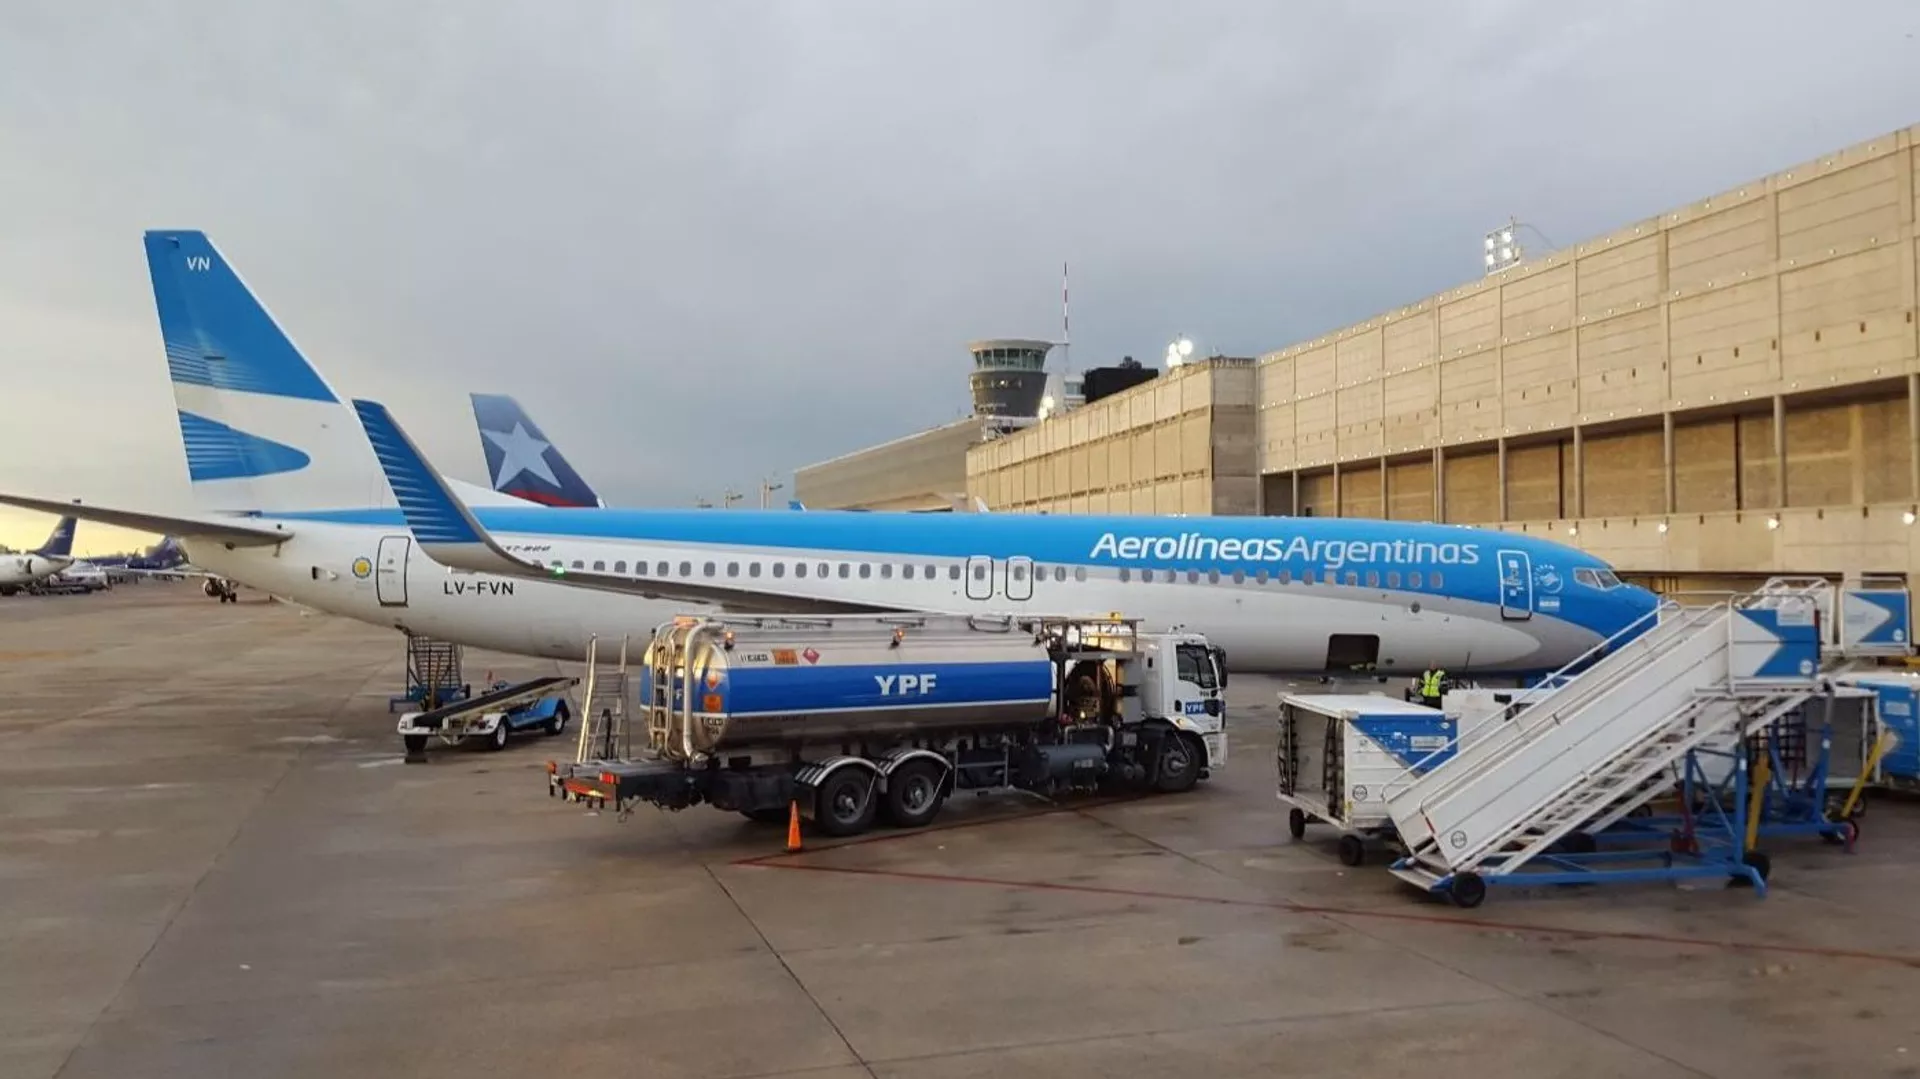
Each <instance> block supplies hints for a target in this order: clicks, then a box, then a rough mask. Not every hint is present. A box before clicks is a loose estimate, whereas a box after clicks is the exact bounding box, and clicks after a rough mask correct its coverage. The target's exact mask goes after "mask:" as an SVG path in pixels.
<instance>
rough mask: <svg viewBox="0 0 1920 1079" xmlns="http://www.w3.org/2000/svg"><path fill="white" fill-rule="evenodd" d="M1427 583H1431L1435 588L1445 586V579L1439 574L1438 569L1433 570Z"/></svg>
mask: <svg viewBox="0 0 1920 1079" xmlns="http://www.w3.org/2000/svg"><path fill="white" fill-rule="evenodd" d="M1427 583H1428V584H1431V585H1432V586H1433V587H1434V588H1436V589H1438V588H1445V587H1446V586H1447V582H1446V579H1445V578H1443V577H1441V576H1440V571H1439V570H1434V571H1433V576H1432V577H1430V578H1428V580H1427Z"/></svg>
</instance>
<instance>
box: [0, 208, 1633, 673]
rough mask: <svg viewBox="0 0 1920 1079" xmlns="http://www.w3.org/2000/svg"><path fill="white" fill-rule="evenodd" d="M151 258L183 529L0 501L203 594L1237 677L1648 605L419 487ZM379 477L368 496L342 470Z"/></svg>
mask: <svg viewBox="0 0 1920 1079" xmlns="http://www.w3.org/2000/svg"><path fill="white" fill-rule="evenodd" d="M147 253H148V260H149V265H150V269H151V270H152V273H153V278H154V289H155V298H156V302H157V305H158V307H159V312H160V322H161V329H162V334H163V336H164V337H165V340H166V347H167V352H168V358H169V367H170V370H171V371H172V375H173V385H174V395H175V400H176V403H177V404H178V406H179V408H180V410H181V412H182V414H183V415H182V420H181V426H182V436H183V438H184V439H185V440H186V442H187V446H188V464H189V472H190V478H191V480H192V489H193V491H194V493H195V497H196V500H198V501H199V502H200V503H201V504H202V507H203V511H204V512H199V513H194V514H177V513H152V512H144V511H139V510H127V509H119V508H113V507H101V506H83V505H76V504H73V503H71V502H64V501H63V502H55V501H52V500H43V499H34V498H25V497H19V496H0V501H7V502H12V503H14V504H16V505H24V506H29V507H31V508H38V509H50V510H51V511H53V512H62V513H71V514H74V515H77V516H81V517H87V518H91V519H96V520H101V521H105V522H108V523H113V524H119V525H124V526H127V527H132V528H141V529H146V530H149V531H155V532H164V533H168V534H171V535H174V536H177V537H179V538H180V541H181V543H182V544H183V545H184V546H185V547H186V549H187V552H188V554H189V555H190V556H191V558H192V559H193V561H194V563H195V564H196V565H198V566H201V567H203V568H205V569H207V570H209V571H212V572H215V573H219V574H221V575H223V576H226V577H230V578H232V579H234V580H238V581H241V582H243V583H246V584H249V585H252V586H253V587H255V588H257V589H260V590H262V591H267V592H271V593H273V594H276V595H280V596H284V597H286V598H287V599H290V600H292V601H294V602H296V603H300V604H303V605H305V606H308V607H312V608H315V609H318V610H322V611H327V612H331V613H335V614H341V615H345V616H348V617H352V618H357V619H360V620H362V621H367V622H371V623H374V624H378V625H389V626H394V627H397V628H402V629H405V630H408V631H411V632H414V633H419V634H424V635H429V636H433V637H439V638H443V639H447V640H452V641H458V642H462V643H466V644H471V645H474V646H477V647H483V648H490V649H496V650H500V651H505V652H516V653H522V654H528V655H540V656H551V657H555V658H562V659H579V658H582V657H583V655H584V652H585V648H586V642H587V639H588V637H589V636H591V635H598V636H601V637H620V636H623V635H635V636H638V635H643V634H646V633H648V632H650V631H651V630H652V628H653V627H654V626H656V625H658V624H659V623H661V622H663V621H666V620H667V619H669V618H671V617H673V616H674V615H676V614H682V613H689V612H690V611H692V610H695V609H698V608H702V607H717V608H722V609H727V610H735V611H754V612H766V613H823V612H880V611H904V612H916V611H955V612H974V611H977V612H982V613H1002V612H1008V611H1031V612H1033V613H1036V614H1088V613H1105V612H1110V611H1117V612H1121V613H1122V614H1123V615H1125V616H1127V617H1135V618H1140V619H1141V620H1142V621H1143V622H1144V623H1145V624H1147V625H1148V626H1150V627H1151V626H1167V625H1173V624H1180V625H1185V626H1189V627H1193V628H1195V629H1199V630H1201V631H1203V632H1205V633H1207V634H1208V635H1209V636H1210V637H1211V638H1212V639H1213V641H1214V643H1216V644H1218V645H1220V646H1221V647H1223V648H1225V649H1226V651H1227V654H1228V658H1229V662H1230V663H1231V664H1232V666H1233V668H1234V669H1236V670H1274V671H1312V672H1318V671H1323V670H1326V669H1329V668H1332V669H1336V670H1346V669H1352V668H1356V667H1365V666H1366V665H1368V664H1371V665H1373V668H1374V669H1375V670H1377V671H1379V672H1380V673H1387V672H1393V671H1401V672H1407V671H1414V670H1418V669H1420V668H1421V667H1424V666H1426V665H1428V664H1444V665H1445V666H1447V667H1448V668H1449V669H1453V670H1462V671H1483V672H1532V671H1544V670H1551V669H1553V668H1555V667H1558V666H1559V665H1561V664H1563V663H1565V662H1567V661H1568V660H1571V659H1573V658H1575V657H1577V656H1578V655H1580V654H1581V653H1582V652H1584V651H1586V650H1587V649H1589V648H1591V647H1592V646H1593V645H1595V644H1597V643H1599V642H1601V641H1603V640H1605V639H1607V638H1608V637H1610V636H1612V635H1614V634H1616V633H1618V632H1620V631H1622V630H1625V629H1627V628H1628V627H1630V626H1632V625H1636V624H1641V625H1644V624H1646V623H1647V622H1648V621H1649V618H1648V616H1649V615H1650V614H1651V612H1652V610H1653V608H1654V599H1653V597H1652V595H1651V594H1650V593H1648V592H1645V591H1643V590H1641V589H1638V588H1634V587H1631V586H1628V585H1624V584H1622V583H1621V582H1620V581H1619V580H1618V579H1616V578H1615V577H1614V575H1613V574H1612V572H1610V571H1609V569H1608V567H1607V566H1606V565H1605V564H1604V563H1603V562H1601V561H1600V560H1598V559H1596V558H1594V557H1593V556H1591V555H1588V554H1585V553H1584V552H1581V551H1578V550H1575V549H1573V548H1570V547H1566V546H1562V545H1560V544H1556V543H1551V542H1548V541H1545V540H1541V539H1537V538H1534V537H1531V536H1524V535H1510V534H1504V533H1500V532H1491V531H1484V530H1478V529H1471V528H1464V527H1460V526H1454V525H1436V524H1420V523H1412V522H1389V521H1369V520H1356V519H1339V518H1273V517H1240V518H1154V517H1075V516H1037V515H1027V514H997V513H988V514H919V513H878V512H876V513H843V512H836V511H831V510H829V511H818V510H813V511H808V512H805V513H793V512H790V511H775V512H758V511H746V510H737V511H729V512H714V511H710V510H709V511H703V510H638V509H605V508H569V509H557V508H547V507H542V506H534V505H530V504H528V503H526V502H524V501H519V500H513V501H514V502H515V504H499V501H498V500H500V498H501V496H499V495H497V494H495V493H494V492H493V491H491V490H486V489H480V490H479V491H478V492H475V491H474V490H473V487H472V485H462V484H459V483H458V482H456V481H450V480H446V479H444V478H443V477H441V476H440V475H439V474H438V473H436V472H434V471H433V470H432V469H431V468H430V467H427V465H426V464H425V460H424V457H423V455H421V454H420V453H419V451H418V450H417V449H416V448H415V447H414V446H413V445H412V443H411V442H409V441H408V439H407V438H406V437H405V435H404V434H402V433H401V432H400V429H399V428H398V426H397V425H395V424H393V423H392V421H391V418H390V417H388V416H387V415H386V414H385V411H384V410H383V409H380V408H379V407H378V406H373V405H367V406H365V407H364V408H363V409H362V410H361V419H362V420H363V421H364V423H365V427H366V431H365V437H362V432H361V431H360V429H359V428H360V426H361V425H360V424H357V423H355V419H354V415H353V413H352V411H351V410H349V409H348V407H347V406H346V403H345V402H344V401H343V400H342V399H341V398H340V397H339V396H338V395H337V394H335V393H334V392H333V390H332V389H331V388H330V387H329V386H327V384H326V382H325V381H324V380H323V379H322V378H321V377H320V375H319V373H318V372H317V371H315V370H314V369H313V367H312V365H311V364H309V363H308V362H307V360H306V359H305V358H304V357H303V356H302V355H301V354H300V352H299V350H298V349H296V348H295V347H294V346H293V344H292V343H291V342H290V341H289V340H288V339H287V338H286V337H285V335H284V334H282V333H281V331H280V329H279V327H278V326H277V325H275V324H274V322H273V320H272V319H271V318H270V317H269V316H268V315H267V314H266V312H265V311H264V310H263V309H262V308H261V307H260V306H259V304H258V303H257V302H256V301H255V300H254V299H253V297H252V296H251V294H250V293H248V292H247V291H246V289H245V286H244V285H241V284H240V282H239V279H238V278H237V277H236V276H234V274H233V273H232V271H231V270H230V269H229V268H228V267H227V264H226V262H225V261H224V260H223V259H222V258H221V257H220V255H219V253H218V252H217V251H216V250H215V249H214V248H213V246H212V244H211V243H209V242H208V241H207V238H206V237H205V236H204V235H202V234H200V233H197V232H157V233H149V234H148V236H147ZM188 414H191V415H192V416H193V417H195V419H193V420H189V418H188ZM203 421H204V422H203ZM208 422H210V423H213V424H217V425H218V430H219V431H221V432H225V433H223V434H222V435H221V436H220V438H219V439H217V440H213V441H212V442H208V441H206V439H207V438H208V437H209V436H207V434H206V432H207V431H209V430H212V428H209V427H207V426H206V423H208ZM343 433H344V434H350V435H352V436H354V437H355V438H356V439H357V442H358V444H357V447H346V446H343V445H341V444H340V442H339V439H340V437H341V436H342V435H343ZM368 438H370V439H371V440H372V442H373V444H374V447H375V452H374V453H368V450H367V444H368V443H367V440H368ZM216 450H217V452H216ZM376 456H377V457H378V458H379V459H380V460H379V464H380V465H382V466H384V467H385V469H386V474H387V482H381V483H380V484H379V489H378V490H377V491H373V490H370V485H369V483H368V480H367V477H366V476H364V475H363V474H362V473H361V472H360V470H359V462H362V461H366V462H369V463H371V462H372V459H373V458H374V457H376ZM216 466H217V467H216ZM373 478H374V480H376V481H377V480H378V479H379V476H378V474H377V473H376V475H375V476H374V477H373ZM389 485H390V486H391V489H392V494H393V496H394V498H393V501H389V498H388V490H387V489H388V487H389ZM482 495H484V496H490V497H492V498H493V499H495V500H496V502H495V504H480V503H481V501H482V498H481V496H482ZM394 502H397V503H398V505H397V506H396V505H395V504H394ZM222 511H225V512H224V513H223V512H222ZM236 512H238V513H244V514H246V515H245V516H234V515H232V514H234V513H236ZM408 516H411V517H412V518H413V520H412V522H411V523H412V528H411V530H410V529H409V522H408V520H407V517H408ZM416 540H417V542H416Z"/></svg>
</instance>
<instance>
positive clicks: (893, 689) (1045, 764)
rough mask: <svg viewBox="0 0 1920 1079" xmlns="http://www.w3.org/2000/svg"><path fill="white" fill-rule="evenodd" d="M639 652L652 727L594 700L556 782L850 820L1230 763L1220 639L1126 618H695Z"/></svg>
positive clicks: (663, 804) (678, 802)
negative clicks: (960, 794) (997, 793)
mask: <svg viewBox="0 0 1920 1079" xmlns="http://www.w3.org/2000/svg"><path fill="white" fill-rule="evenodd" d="M640 667H641V669H640V670H639V672H638V674H639V678H638V683H639V685H638V688H639V695H638V700H639V707H638V708H637V709H636V710H635V711H634V713H633V719H635V720H643V721H644V726H641V725H640V724H639V723H637V722H636V723H632V724H629V723H628V722H627V721H626V720H625V719H624V717H623V716H622V715H617V714H616V711H619V710H616V709H598V708H597V706H594V705H592V704H590V705H589V710H590V714H589V716H588V717H587V722H585V723H583V724H582V725H581V732H580V739H579V748H578V752H577V754H576V759H575V760H573V761H572V762H567V763H559V762H549V763H548V765H547V772H548V793H549V794H551V795H556V796H558V797H562V798H565V799H568V800H570V801H577V802H585V803H587V804H590V805H593V806H596V807H606V806H612V807H614V808H616V809H617V810H618V811H619V813H620V815H621V816H622V817H624V816H625V815H626V814H627V813H628V812H630V810H631V809H632V807H634V806H636V805H638V804H641V803H646V804H651V805H654V806H657V807H660V808H663V809H669V810H679V809H685V808H688V807H690V806H696V805H700V804H702V803H705V804H707V805H710V806H714V807H715V808H718V809H722V810H727V811H731V812H737V813H741V814H744V815H745V816H747V817H749V818H752V819H754V820H785V819H786V817H787V815H788V812H789V807H790V806H791V807H795V808H797V809H798V810H799V813H800V815H801V816H803V817H805V818H807V819H809V820H811V821H812V822H813V825H814V827H815V828H816V829H817V830H819V831H821V832H823V833H825V834H828V835H835V836H847V835H857V834H859V833H861V832H864V831H866V830H867V829H868V828H869V827H871V826H872V825H873V823H874V821H875V820H876V819H883V820H885V821H887V822H888V823H891V824H893V825H896V826H899V827H904V828H916V827H920V826H922V825H925V824H927V823H928V822H929V821H931V820H933V819H934V817H935V816H936V815H938V814H939V812H940V809H941V807H942V806H943V805H944V804H945V803H946V800H947V798H948V797H949V796H950V795H951V794H952V793H953V792H955V791H958V790H970V791H977V792H981V793H985V792H989V791H994V790H1007V789H1018V790H1024V791H1031V792H1036V793H1039V794H1042V795H1053V794H1055V793H1059V792H1064V791H1084V790H1094V789H1097V788H1102V787H1108V788H1118V789H1132V790H1159V791H1167V792H1178V791H1185V790H1188V789H1190V788H1192V787H1193V785H1194V784H1195V783H1196V782H1198V781H1199V780H1200V779H1202V778H1205V777H1207V776H1208V775H1209V774H1210V773H1211V772H1212V771H1213V770H1214V769H1217V768H1220V767H1222V766H1223V765H1224V764H1225V763H1226V759H1227V732H1226V727H1227V716H1226V699H1225V688H1226V682H1227V672H1226V664H1225V656H1224V655H1223V653H1222V652H1221V650H1220V649H1218V648H1215V647H1213V646H1211V645H1210V644H1209V643H1208V642H1207V639H1206V638H1205V637H1204V636H1202V635H1201V634H1199V633H1194V632H1188V631H1182V630H1174V631H1170V632H1151V633H1149V632H1142V631H1141V630H1140V627H1139V624H1138V620H1128V619H1122V618H1119V617H1117V616H1116V617H1109V618H1041V617H1017V616H980V615H932V614H930V615H911V616H906V615H885V616H875V615H847V616H823V617H817V618H808V617H798V616H784V617H715V618H706V617H686V618H680V619H676V620H675V621H673V622H671V623H668V624H666V625H663V626H661V627H660V628H659V629H658V630H656V631H655V632H654V634H653V636H652V638H651V640H650V641H649V642H648V643H647V645H646V649H645V654H644V657H643V659H642V660H641V663H640ZM588 695H589V698H590V699H591V698H592V691H591V690H590V691H589V694H588Z"/></svg>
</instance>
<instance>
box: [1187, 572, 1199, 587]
mask: <svg viewBox="0 0 1920 1079" xmlns="http://www.w3.org/2000/svg"><path fill="white" fill-rule="evenodd" d="M1187 583H1188V584H1199V583H1200V571H1199V570H1197V569H1190V570H1188V571H1187Z"/></svg>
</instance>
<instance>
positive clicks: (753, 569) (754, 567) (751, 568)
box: [747, 562, 760, 577]
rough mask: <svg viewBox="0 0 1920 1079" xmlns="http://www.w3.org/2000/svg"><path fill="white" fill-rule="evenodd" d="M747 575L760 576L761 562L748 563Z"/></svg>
mask: <svg viewBox="0 0 1920 1079" xmlns="http://www.w3.org/2000/svg"><path fill="white" fill-rule="evenodd" d="M747 576H749V577H758V576H760V563H758V562H749V563H747Z"/></svg>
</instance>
